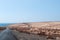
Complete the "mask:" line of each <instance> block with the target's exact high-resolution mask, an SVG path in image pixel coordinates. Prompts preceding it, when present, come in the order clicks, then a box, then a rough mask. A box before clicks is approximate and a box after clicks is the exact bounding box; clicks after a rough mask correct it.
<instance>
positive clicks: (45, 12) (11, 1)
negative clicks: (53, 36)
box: [0, 0, 60, 23]
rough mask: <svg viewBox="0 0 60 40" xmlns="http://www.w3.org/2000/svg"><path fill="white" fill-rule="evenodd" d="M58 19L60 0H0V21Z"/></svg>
mask: <svg viewBox="0 0 60 40" xmlns="http://www.w3.org/2000/svg"><path fill="white" fill-rule="evenodd" d="M43 21H60V0H0V23H21V22H43Z"/></svg>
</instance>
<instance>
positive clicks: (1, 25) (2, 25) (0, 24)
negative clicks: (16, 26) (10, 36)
mask: <svg viewBox="0 0 60 40" xmlns="http://www.w3.org/2000/svg"><path fill="white" fill-rule="evenodd" d="M11 24H13V23H0V27H6V26H8V25H11Z"/></svg>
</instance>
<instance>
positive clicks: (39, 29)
mask: <svg viewBox="0 0 60 40" xmlns="http://www.w3.org/2000/svg"><path fill="white" fill-rule="evenodd" d="M7 28H9V29H11V30H16V31H18V32H16V31H13V33H14V34H15V35H16V36H17V38H18V39H20V38H22V39H20V40H60V22H30V23H17V24H12V25H9V26H8V27H7ZM24 38H25V39H24Z"/></svg>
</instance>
